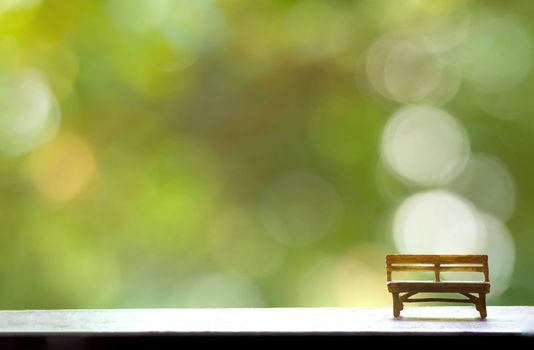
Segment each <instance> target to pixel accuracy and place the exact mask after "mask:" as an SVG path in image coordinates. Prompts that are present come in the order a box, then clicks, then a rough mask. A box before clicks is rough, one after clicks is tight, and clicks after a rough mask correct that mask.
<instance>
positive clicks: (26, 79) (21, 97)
mask: <svg viewBox="0 0 534 350" xmlns="http://www.w3.org/2000/svg"><path fill="white" fill-rule="evenodd" d="M59 122H60V110H59V106H58V104H57V102H56V100H55V97H54V96H53V94H52V92H51V91H50V88H49V86H48V84H47V82H46V80H45V79H44V77H43V75H42V74H41V73H40V72H39V71H37V70H35V69H29V68H28V69H22V70H20V72H18V73H16V74H13V75H12V76H3V77H1V78H0V151H2V152H3V153H5V154H7V155H10V156H18V155H22V154H25V153H28V152H30V151H31V150H33V149H34V148H36V147H37V146H39V145H41V144H42V143H44V142H46V141H48V140H49V139H50V138H52V137H53V136H54V134H55V133H56V131H57V129H58V127H59Z"/></svg>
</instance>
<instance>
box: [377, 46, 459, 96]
mask: <svg viewBox="0 0 534 350" xmlns="http://www.w3.org/2000/svg"><path fill="white" fill-rule="evenodd" d="M366 73H367V78H368V79H369V81H370V83H371V85H372V86H373V88H374V89H375V90H376V91H377V92H378V93H380V94H381V95H382V96H384V97H386V98H388V99H390V100H393V101H396V102H400V103H431V104H433V105H442V104H444V103H446V102H447V101H449V100H450V99H451V98H452V97H454V95H455V94H456V93H457V91H458V89H459V87H460V82H461V78H462V75H461V73H460V70H459V68H458V67H457V64H456V61H455V60H454V59H453V58H452V57H451V55H450V54H447V53H440V52H438V50H437V49H436V48H435V47H434V44H433V42H432V41H431V40H429V39H428V38H426V37H424V36H415V37H396V36H386V37H384V38H382V39H379V40H378V41H376V42H375V43H374V44H373V45H372V46H371V48H370V49H369V51H368V53H367V57H366Z"/></svg>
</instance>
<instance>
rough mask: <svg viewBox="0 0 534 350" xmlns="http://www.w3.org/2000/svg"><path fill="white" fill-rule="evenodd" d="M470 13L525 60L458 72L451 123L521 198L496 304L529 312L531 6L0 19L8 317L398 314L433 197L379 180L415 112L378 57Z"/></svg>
mask: <svg viewBox="0 0 534 350" xmlns="http://www.w3.org/2000/svg"><path fill="white" fill-rule="evenodd" d="M458 13H462V14H466V15H468V16H471V15H473V16H475V15H476V14H478V13H490V14H494V15H496V16H509V17H506V18H512V19H513V21H515V22H513V23H519V24H520V26H519V27H517V26H516V27H517V28H519V29H517V28H516V27H513V25H515V24H513V25H512V26H511V27H510V28H512V29H511V32H510V33H511V34H510V35H511V36H507V32H506V31H505V30H500V29H499V28H500V27H499V26H498V25H495V27H493V26H492V25H489V27H488V28H496V29H495V30H496V31H497V34H498V35H501V36H504V39H502V40H501V39H499V40H501V42H503V41H504V42H505V43H509V44H507V45H509V46H508V47H504V48H501V49H500V50H501V51H498V52H497V55H498V54H499V52H500V53H501V54H502V55H506V53H508V52H510V50H511V51H513V52H518V56H517V55H516V56H513V57H512V58H511V59H510V60H509V61H505V62H504V63H503V62H502V61H499V60H498V59H497V58H495V57H493V56H492V57H490V56H485V59H484V60H483V61H479V65H477V64H476V63H475V64H472V63H469V64H467V63H466V65H463V66H462V68H461V70H459V72H462V74H463V79H464V80H463V81H462V83H461V85H459V90H458V91H457V93H456V94H455V95H454V97H452V98H451V99H450V100H449V101H448V102H447V103H446V104H445V105H443V106H442V107H443V108H445V109H446V110H447V111H449V112H450V113H452V114H453V115H454V116H456V117H457V118H458V120H459V121H460V122H461V123H462V124H463V126H464V127H465V128H466V130H467V132H468V133H469V137H470V140H471V141H470V142H471V150H472V151H476V152H481V153H490V154H492V155H494V156H496V157H498V158H499V159H501V160H502V162H503V163H505V164H506V166H507V167H508V170H509V172H510V174H512V177H513V180H514V181H515V188H516V192H517V193H516V198H515V211H514V212H513V215H512V216H511V218H510V219H509V221H508V222H507V225H508V228H509V230H510V232H511V234H512V236H513V239H514V241H515V246H516V258H515V266H514V270H513V274H512V276H511V277H510V278H511V280H510V284H509V287H508V289H507V290H506V291H504V292H503V293H502V294H501V295H497V296H495V297H494V298H493V300H491V301H490V303H494V304H529V303H531V301H532V300H534V299H533V298H534V280H532V278H531V276H532V268H533V267H534V254H533V252H534V235H533V234H534V231H533V229H532V227H534V218H533V216H532V215H531V213H532V211H533V210H534V203H533V202H532V201H531V200H530V199H531V198H534V183H533V182H532V181H531V179H532V177H533V175H534V165H533V164H532V162H531V160H532V159H534V147H533V146H532V142H533V141H532V139H533V138H532V135H534V123H533V119H532V118H533V116H534V104H533V101H534V100H533V99H532V98H531V97H530V91H532V89H533V88H534V73H533V72H531V70H530V63H531V62H530V60H531V58H532V55H530V56H529V55H528V50H532V41H533V39H534V24H533V22H532V21H531V18H532V15H533V14H534V5H533V4H532V3H531V2H529V1H526V0H525V1H514V2H498V1H462V0H455V1H424V0H418V1H405V2H402V3H400V2H398V1H394V0H381V1H372V0H362V1H349V0H335V1H334V0H328V1H326V0H324V1H319V0H300V1H298V0H265V1H264V0H258V1H237V0H220V1H216V0H213V1H209V0H198V1H197V0H194V1H188V0H132V1H130V0H76V1H60V0H0V151H1V155H0V227H1V230H0V284H1V285H2V286H3V288H2V289H1V291H0V307H1V308H4V309H6V308H15V309H18V308H86V307H87V308H96V307H97V308H110V307H191V306H321V305H322V306H336V305H342V306H352V305H354V306H366V305H369V306H371V305H389V303H390V297H389V295H388V294H387V292H386V287H385V269H384V255H385V254H387V253H390V252H394V251H395V250H396V248H395V245H394V242H393V239H392V235H391V216H392V213H393V211H394V210H395V208H396V206H397V205H398V204H399V198H405V197H407V196H408V195H410V194H411V193H413V192H414V191H416V190H419V189H421V187H418V186H417V185H414V184H410V183H404V182H402V181H397V179H396V178H395V177H394V176H392V175H391V174H390V173H389V172H388V169H387V168H386V167H384V164H383V163H382V162H381V161H380V142H381V141H380V140H381V135H382V129H383V128H384V126H385V124H386V122H387V120H388V118H389V117H390V116H391V115H392V114H393V113H394V112H395V110H397V109H398V108H399V107H400V106H401V104H399V103H398V101H397V102H396V101H391V100H387V99H384V98H383V97H381V96H379V95H378V94H377V93H376V92H373V91H372V89H370V88H369V86H370V83H369V81H368V79H366V71H365V60H366V55H367V52H368V49H369V48H370V47H371V46H372V45H373V43H375V42H376V41H377V40H379V39H380V38H381V37H382V36H383V35H389V34H390V33H414V32H417V31H418V30H419V29H420V28H426V27H427V26H428V24H429V23H438V22H440V21H447V20H448V19H450V18H453V17H454V16H456V15H457V14H458ZM505 24H506V23H505ZM506 28H509V27H506ZM506 28H505V29H506ZM514 30H515V31H514ZM518 31H519V34H517V33H518ZM522 33H527V34H526V36H525V35H523V34H522ZM497 34H496V35H497ZM488 35H490V34H488ZM498 35H497V36H495V35H494V36H491V37H490V39H488V38H487V37H485V36H484V33H482V34H481V35H478V36H473V37H469V38H468V39H465V40H467V43H468V44H469V45H471V46H472V47H475V48H476V47H479V46H483V45H486V43H485V40H491V38H493V39H494V40H497V39H498V38H499V36H498ZM521 35H523V36H521ZM495 38H497V39H495ZM496 42H497V41H496ZM514 43H515V44H514ZM477 45H478V46H477ZM525 45H526V46H525ZM529 45H530V46H529ZM522 52H525V54H524V55H523V56H522ZM457 54H458V56H461V55H464V56H461V57H465V55H467V56H469V54H470V53H469V52H467V53H462V52H459V53H457ZM497 57H498V56H497ZM481 65H482V67H481ZM503 65H504V66H503ZM521 65H522V66H521ZM511 66H518V67H519V66H521V67H523V66H524V67H526V68H524V69H522V68H518V69H516V70H514V71H513V72H512V73H510V74H509V75H502V74H501V75H499V74H493V72H494V71H497V73H499V72H501V71H505V72H506V69H507V67H511ZM421 69H423V67H422V68H421ZM488 72H489V73H488ZM488 74H489V75H488ZM470 77H471V78H473V77H474V79H471V80H469V79H470ZM480 77H482V78H480ZM471 81H473V82H474V83H473V84H471V83H470V82H471ZM477 82H478V83H479V85H480V84H482V86H484V87H488V86H489V87H491V86H492V85H491V84H494V83H495V82H497V83H498V84H500V83H501V82H502V83H503V84H508V85H507V86H509V87H507V88H506V89H505V90H504V91H503V90H498V93H494V92H493V90H492V91H489V92H487V93H485V94H482V93H480V94H478V92H477V91H478V90H476V86H477V85H476V83H477ZM477 94H478V95H477ZM412 97H413V96H411V95H410V96H404V95H403V96H400V98H405V99H409V98H412ZM484 99H485V100H484ZM498 99H501V100H502V101H501V100H498ZM481 101H482V103H481ZM484 101H489V102H488V103H490V102H491V103H494V105H488V103H485V102H484ZM499 101H501V102H502V103H501V102H499ZM499 103H500V104H499ZM507 106H513V108H508V107H507ZM499 108H500V109H499ZM503 108H504V110H505V111H506V113H507V115H508V116H509V118H495V117H494V116H492V115H491V114H492V112H495V111H502V110H503ZM506 108H508V109H506ZM489 190H491V188H490V189H489ZM490 268H491V266H490ZM362 287H364V288H362Z"/></svg>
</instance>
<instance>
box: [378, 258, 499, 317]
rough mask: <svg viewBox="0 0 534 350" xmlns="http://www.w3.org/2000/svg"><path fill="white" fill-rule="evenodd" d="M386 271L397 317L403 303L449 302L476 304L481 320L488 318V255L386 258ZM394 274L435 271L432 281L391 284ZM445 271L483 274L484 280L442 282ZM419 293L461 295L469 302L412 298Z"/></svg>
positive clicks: (451, 299) (394, 312) (394, 314)
mask: <svg viewBox="0 0 534 350" xmlns="http://www.w3.org/2000/svg"><path fill="white" fill-rule="evenodd" d="M386 269H387V286H388V291H389V292H390V293H392V294H393V316H395V317H399V316H400V312H401V310H402V309H403V303H413V302H426V301H430V302H432V301H447V302H458V303H472V304H475V306H476V309H477V310H478V312H480V317H481V318H486V315H487V313H486V294H487V293H489V291H490V283H489V268H488V256H487V255H400V254H395V255H387V256H386ZM394 271H433V272H434V277H435V278H434V280H433V281H392V280H391V274H392V272H394ZM442 271H456V272H481V273H483V274H484V281H467V282H456V281H454V282H450V281H441V279H440V272H442ZM401 293H404V294H402V295H401ZM417 293H459V294H461V295H463V296H465V297H467V299H463V298H462V299H456V298H411V297H412V296H414V295H416V294H417ZM476 294H478V297H477V296H476Z"/></svg>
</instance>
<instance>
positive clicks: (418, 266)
mask: <svg viewBox="0 0 534 350" xmlns="http://www.w3.org/2000/svg"><path fill="white" fill-rule="evenodd" d="M386 270H387V279H388V282H389V281H391V273H392V272H393V271H434V276H435V281H436V282H439V281H440V276H439V274H440V272H441V271H460V272H481V273H483V274H484V281H485V282H489V268H488V256H487V255H402V254H392V255H386Z"/></svg>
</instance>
